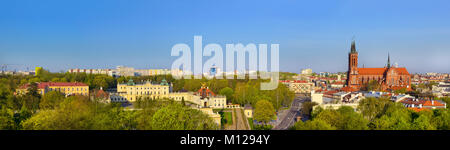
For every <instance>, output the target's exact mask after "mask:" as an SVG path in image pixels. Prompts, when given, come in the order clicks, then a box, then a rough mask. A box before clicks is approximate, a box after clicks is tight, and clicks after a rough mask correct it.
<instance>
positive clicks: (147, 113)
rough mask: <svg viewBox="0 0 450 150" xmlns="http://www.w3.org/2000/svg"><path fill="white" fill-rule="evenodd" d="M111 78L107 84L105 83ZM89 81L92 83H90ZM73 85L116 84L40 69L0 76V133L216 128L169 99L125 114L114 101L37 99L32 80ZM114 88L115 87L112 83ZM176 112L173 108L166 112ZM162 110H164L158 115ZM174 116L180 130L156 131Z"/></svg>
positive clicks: (60, 96)
mask: <svg viewBox="0 0 450 150" xmlns="http://www.w3.org/2000/svg"><path fill="white" fill-rule="evenodd" d="M109 78H111V79H112V80H111V81H110V79H109ZM91 79H93V80H91ZM40 81H42V82H45V81H55V82H56V81H58V82H59V81H76V82H85V81H87V82H85V83H89V85H90V86H93V87H94V88H99V87H105V88H107V87H110V86H112V85H114V84H115V83H116V80H115V79H114V78H112V77H107V76H104V75H86V74H60V73H48V72H46V71H45V70H41V72H40V75H39V76H2V77H1V78H0V129H1V130H20V129H24V130H75V129H76V130H80V129H97V130H152V129H217V127H216V126H217V125H216V124H215V123H214V122H213V121H212V120H211V119H210V118H209V116H207V115H206V114H204V113H202V112H201V111H198V110H195V109H191V108H189V107H187V106H183V105H181V104H179V103H177V102H174V101H170V100H167V99H165V100H142V101H139V102H137V103H136V106H137V107H138V109H137V110H127V109H124V108H123V107H121V106H120V104H115V103H100V102H98V100H95V99H94V100H90V99H89V97H87V96H69V97H65V96H64V95H63V94H62V93H59V92H56V91H50V92H47V93H46V94H45V95H44V96H41V95H40V94H39V93H38V91H37V84H36V83H35V82H40ZM24 83H31V84H30V87H29V89H28V91H27V93H26V94H24V95H15V94H14V91H15V89H16V88H17V87H18V86H19V85H20V84H24ZM114 86H115V85H114ZM171 108H176V109H171ZM161 111H164V112H161ZM155 114H174V117H175V118H177V120H176V121H178V122H175V124H179V122H183V125H184V126H183V127H179V126H173V127H174V128H161V125H163V126H170V125H171V124H172V123H174V122H169V121H171V120H168V119H163V121H158V122H159V126H158V125H154V123H153V120H159V119H162V118H161V115H155Z"/></svg>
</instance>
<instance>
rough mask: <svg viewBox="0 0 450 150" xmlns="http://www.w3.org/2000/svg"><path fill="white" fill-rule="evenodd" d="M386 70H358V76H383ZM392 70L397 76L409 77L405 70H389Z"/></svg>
mask: <svg viewBox="0 0 450 150" xmlns="http://www.w3.org/2000/svg"><path fill="white" fill-rule="evenodd" d="M387 69H388V68H358V73H359V74H360V75H383V74H384V73H385V72H386V70H387ZM391 69H394V70H395V71H396V72H397V73H398V74H399V75H409V72H408V70H406V68H391Z"/></svg>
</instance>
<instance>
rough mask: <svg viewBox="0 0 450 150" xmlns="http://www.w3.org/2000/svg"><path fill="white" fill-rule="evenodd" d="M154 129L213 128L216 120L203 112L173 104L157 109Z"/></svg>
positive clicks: (153, 120) (153, 124) (152, 122)
mask: <svg viewBox="0 0 450 150" xmlns="http://www.w3.org/2000/svg"><path fill="white" fill-rule="evenodd" d="M151 126H152V129H154V130H213V129H218V126H217V124H216V123H214V121H213V120H212V119H211V118H209V116H208V115H206V114H204V113H203V112H201V111H199V110H195V109H191V108H188V107H183V106H181V105H180V104H171V105H169V106H166V107H163V108H161V109H159V110H158V111H156V113H155V114H154V115H153V117H152V121H151Z"/></svg>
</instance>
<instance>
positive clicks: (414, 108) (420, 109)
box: [408, 107, 428, 112]
mask: <svg viewBox="0 0 450 150" xmlns="http://www.w3.org/2000/svg"><path fill="white" fill-rule="evenodd" d="M408 109H411V110H413V111H415V112H419V111H423V110H428V109H426V108H423V107H422V108H417V107H409V108H408Z"/></svg>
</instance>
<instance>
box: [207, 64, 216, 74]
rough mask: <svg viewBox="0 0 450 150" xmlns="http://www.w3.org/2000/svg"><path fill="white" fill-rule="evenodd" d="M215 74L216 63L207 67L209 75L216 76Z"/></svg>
mask: <svg viewBox="0 0 450 150" xmlns="http://www.w3.org/2000/svg"><path fill="white" fill-rule="evenodd" d="M216 74H217V66H216V64H214V65H213V66H212V67H211V68H210V69H209V75H211V76H216Z"/></svg>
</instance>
